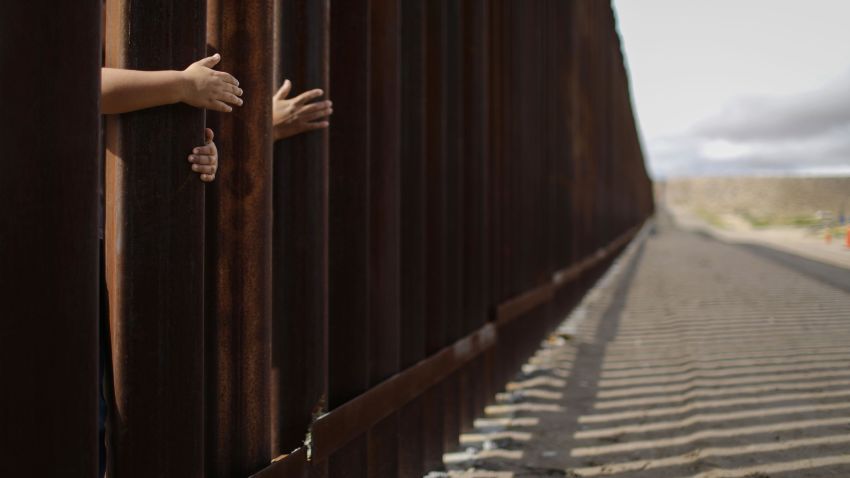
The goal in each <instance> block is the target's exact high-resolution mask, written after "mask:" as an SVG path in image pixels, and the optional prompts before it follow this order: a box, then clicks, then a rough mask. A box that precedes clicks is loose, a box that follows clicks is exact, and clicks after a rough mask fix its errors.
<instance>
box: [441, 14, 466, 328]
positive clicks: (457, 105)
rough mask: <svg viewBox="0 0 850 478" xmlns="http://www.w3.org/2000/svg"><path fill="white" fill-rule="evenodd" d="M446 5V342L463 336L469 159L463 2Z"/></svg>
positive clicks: (444, 87) (444, 179) (443, 86)
mask: <svg viewBox="0 0 850 478" xmlns="http://www.w3.org/2000/svg"><path fill="white" fill-rule="evenodd" d="M442 1H444V2H446V23H445V29H446V43H445V48H446V49H445V53H444V54H445V65H446V70H445V76H444V77H443V81H444V83H443V85H442V88H443V89H444V90H445V101H446V103H445V115H446V116H445V129H446V130H445V131H446V136H445V145H446V150H445V151H446V152H445V156H446V168H445V176H444V178H443V181H444V182H445V188H446V230H445V238H446V271H445V274H446V275H445V279H444V280H445V282H446V339H447V340H448V341H449V342H453V341H455V340H457V339H459V338H460V337H462V336H463V332H464V330H463V329H464V319H463V314H462V312H463V311H462V307H463V293H464V291H463V274H464V270H463V265H464V264H463V259H464V257H463V221H464V217H463V192H462V187H463V170H464V164H465V163H466V162H467V160H468V158H466V157H464V154H463V149H462V147H463V142H462V140H461V138H463V137H464V136H465V135H464V132H465V131H466V129H467V125H466V124H465V123H464V116H463V114H464V112H463V108H462V103H463V93H462V89H463V88H462V84H463V67H462V55H461V51H462V49H463V44H462V41H463V28H464V26H463V22H462V19H461V14H460V13H461V12H460V2H457V1H454V0H442Z"/></svg>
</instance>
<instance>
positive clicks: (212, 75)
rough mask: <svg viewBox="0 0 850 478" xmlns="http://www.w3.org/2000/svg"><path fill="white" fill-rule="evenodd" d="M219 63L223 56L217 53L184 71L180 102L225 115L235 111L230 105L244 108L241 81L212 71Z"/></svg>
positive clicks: (226, 74)
mask: <svg viewBox="0 0 850 478" xmlns="http://www.w3.org/2000/svg"><path fill="white" fill-rule="evenodd" d="M219 61H221V55H219V54H218V53H216V54H215V55H213V56H209V57H207V58H204V59H203V60H199V61H196V62H195V63H192V64H191V65H189V67H188V68H186V69H185V70H183V71H182V76H183V80H184V81H183V83H184V88H183V97H182V98H181V99H180V101H182V102H183V103H187V104H190V105H192V106H195V107H197V108H207V109H210V110H215V111H221V112H223V113H230V112H231V111H233V108H232V107H230V106H229V105H237V106H242V100H241V99H240V98H239V97H240V96H242V88H239V81H238V80H237V79H236V78H234V77H233V76H232V75H231V74H230V73H225V72H223V71H216V70H213V69H212V67H214V66H215V65H216V64H218V62H219Z"/></svg>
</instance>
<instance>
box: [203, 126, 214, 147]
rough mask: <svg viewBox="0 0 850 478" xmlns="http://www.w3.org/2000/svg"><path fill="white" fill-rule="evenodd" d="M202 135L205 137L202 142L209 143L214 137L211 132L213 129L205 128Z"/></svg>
mask: <svg viewBox="0 0 850 478" xmlns="http://www.w3.org/2000/svg"><path fill="white" fill-rule="evenodd" d="M204 137H205V138H206V139H205V140H204V144H210V143H212V140H213V138H214V137H215V134H213V130H211V129H209V128H206V129H204Z"/></svg>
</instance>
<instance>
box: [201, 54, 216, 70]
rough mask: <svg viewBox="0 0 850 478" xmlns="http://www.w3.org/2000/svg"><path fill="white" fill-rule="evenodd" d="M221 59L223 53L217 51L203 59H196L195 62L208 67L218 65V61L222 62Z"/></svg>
mask: <svg viewBox="0 0 850 478" xmlns="http://www.w3.org/2000/svg"><path fill="white" fill-rule="evenodd" d="M220 61H221V55H219V54H218V53H216V54H215V55H213V56H208V57H206V58H204V59H202V60H198V61H196V62H195V64H198V65H201V66H205V67H207V68H212V67H214V66H216V65H218V62H220Z"/></svg>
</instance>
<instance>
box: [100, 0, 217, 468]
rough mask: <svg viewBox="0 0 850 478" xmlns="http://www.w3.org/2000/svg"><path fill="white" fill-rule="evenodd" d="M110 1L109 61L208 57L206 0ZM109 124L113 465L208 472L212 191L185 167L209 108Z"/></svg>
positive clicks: (170, 64)
mask: <svg viewBox="0 0 850 478" xmlns="http://www.w3.org/2000/svg"><path fill="white" fill-rule="evenodd" d="M107 7H108V12H107V37H106V42H105V43H106V65H107V66H109V67H115V68H129V69H138V70H167V69H183V68H185V67H186V66H188V65H189V64H190V63H192V62H194V61H196V60H198V59H200V58H202V57H204V56H205V54H204V53H205V48H204V18H205V8H204V2H202V1H201V0H194V1H189V2H182V3H180V4H179V5H175V4H173V2H170V1H165V0H160V1H146V2H140V1H136V0H111V1H110V2H108V3H107ZM107 121H108V122H107V130H106V145H107V165H106V204H107V212H106V217H107V220H106V263H107V270H108V286H107V287H108V290H109V316H110V317H109V322H110V325H109V327H110V331H111V344H112V367H113V377H114V396H113V397H108V401H110V402H113V405H112V407H111V410H110V413H109V422H108V428H107V434H108V442H109V444H108V450H109V452H108V456H109V462H108V465H107V468H108V472H109V474H111V475H118V476H128V477H132V476H161V475H167V474H177V475H181V476H198V477H200V476H204V449H203V428H204V423H203V422H204V416H203V410H204V394H203V376H204V370H203V367H204V337H203V333H202V332H201V331H203V330H204V303H203V283H204V276H203V274H204V189H205V188H204V185H203V183H201V181H200V179H199V178H198V175H197V174H196V173H193V172H192V171H191V169H190V168H189V167H188V163H187V162H186V157H187V156H188V155H189V153H191V151H192V148H193V147H195V146H198V145H201V144H203V141H204V130H203V128H204V115H203V111H202V110H200V109H196V108H193V107H190V106H188V105H185V104H177V105H170V106H163V107H158V108H150V109H146V110H142V111H137V112H133V113H127V114H123V115H120V116H118V115H111V116H109V117H108V120H107ZM151 138H157V141H151ZM169 284H179V287H173V286H169Z"/></svg>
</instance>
